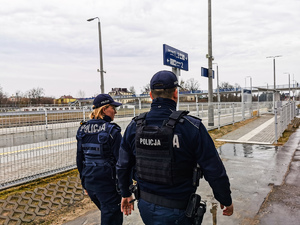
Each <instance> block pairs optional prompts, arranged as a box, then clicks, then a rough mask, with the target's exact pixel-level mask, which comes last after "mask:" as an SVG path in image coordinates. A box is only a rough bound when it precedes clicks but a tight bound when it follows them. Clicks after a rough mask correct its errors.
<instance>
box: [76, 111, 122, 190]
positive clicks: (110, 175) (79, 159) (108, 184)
mask: <svg viewBox="0 0 300 225" xmlns="http://www.w3.org/2000/svg"><path fill="white" fill-rule="evenodd" d="M110 122H111V118H110V117H108V116H104V118H103V119H91V120H89V121H87V122H86V123H84V124H83V125H81V126H80V127H79V129H78V131H77V135H76V139H77V156H76V164H77V169H78V171H79V174H80V179H81V183H82V187H83V188H84V189H88V190H91V191H102V192H109V191H114V190H116V171H115V165H116V162H117V160H118V158H119V148H120V143H121V139H122V136H121V133H120V132H121V128H120V127H119V126H118V125H117V124H114V123H110ZM103 142H105V143H103ZM87 143H89V144H92V146H98V145H99V144H100V143H102V144H103V151H102V153H103V154H102V155H101V151H100V149H99V148H96V147H94V148H93V147H92V148H90V147H84V146H85V144H87ZM91 153H92V154H91Z"/></svg>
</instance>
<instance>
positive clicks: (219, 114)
mask: <svg viewBox="0 0 300 225" xmlns="http://www.w3.org/2000/svg"><path fill="white" fill-rule="evenodd" d="M220 117H221V110H220V102H218V130H220V126H221V124H220V123H221V121H220V120H221V118H220Z"/></svg>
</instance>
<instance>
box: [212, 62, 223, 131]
mask: <svg viewBox="0 0 300 225" xmlns="http://www.w3.org/2000/svg"><path fill="white" fill-rule="evenodd" d="M213 64H215V65H217V93H218V129H219V130H220V125H221V124H220V116H221V111H220V86H219V66H218V63H213Z"/></svg>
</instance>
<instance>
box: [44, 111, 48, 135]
mask: <svg viewBox="0 0 300 225" xmlns="http://www.w3.org/2000/svg"><path fill="white" fill-rule="evenodd" d="M44 109H45V137H46V139H48V114H47V109H46V108H44Z"/></svg>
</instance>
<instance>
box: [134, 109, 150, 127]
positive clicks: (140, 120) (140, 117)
mask: <svg viewBox="0 0 300 225" xmlns="http://www.w3.org/2000/svg"><path fill="white" fill-rule="evenodd" d="M147 113H148V112H144V113H141V114H140V115H138V116H136V117H134V118H133V119H134V121H135V122H136V125H137V126H141V125H142V124H143V123H144V121H145V119H146V116H147Z"/></svg>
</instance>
